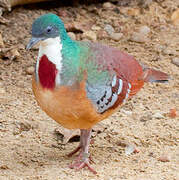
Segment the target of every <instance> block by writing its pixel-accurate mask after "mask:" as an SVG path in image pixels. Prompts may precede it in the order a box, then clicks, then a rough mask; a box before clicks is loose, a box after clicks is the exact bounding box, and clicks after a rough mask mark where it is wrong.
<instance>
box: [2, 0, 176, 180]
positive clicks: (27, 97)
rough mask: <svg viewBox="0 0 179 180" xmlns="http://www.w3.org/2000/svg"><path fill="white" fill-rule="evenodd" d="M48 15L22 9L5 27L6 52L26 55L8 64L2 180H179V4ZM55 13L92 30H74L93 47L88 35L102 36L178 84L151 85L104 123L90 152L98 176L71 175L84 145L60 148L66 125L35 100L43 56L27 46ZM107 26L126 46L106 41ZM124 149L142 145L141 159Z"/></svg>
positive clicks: (38, 8)
mask: <svg viewBox="0 0 179 180" xmlns="http://www.w3.org/2000/svg"><path fill="white" fill-rule="evenodd" d="M47 7H49V5H48V4H46V3H45V4H44V5H42V4H41V5H27V6H24V7H16V8H14V9H13V10H12V11H11V12H9V13H5V14H4V18H6V19H8V20H9V23H8V24H0V33H1V35H2V38H3V41H4V46H5V48H12V47H13V48H15V49H16V50H17V51H18V52H19V55H17V56H18V57H17V58H16V59H14V58H13V57H12V55H8V53H7V56H4V57H2V56H1V57H0V180H1V179H2V180H6V179H7V180H35V179H38V180H57V179H58V180H60V179H63V180H66V179H67V180H69V179H78V180H79V179H81V180H85V179H90V180H94V179H100V180H120V179H129V180H178V179H179V174H178V175H177V171H178V172H179V168H178V167H179V148H178V144H177V138H178V137H179V133H178V131H177V126H178V120H179V118H178V117H179V116H178V115H177V116H176V117H173V118H172V117H170V116H171V114H170V113H169V112H170V109H176V111H177V113H178V110H179V67H178V66H177V65H175V64H173V63H172V60H173V59H175V58H177V56H178V55H179V28H178V27H177V25H174V24H173V23H172V21H171V15H172V13H173V12H174V11H175V10H176V9H177V7H179V3H178V1H177V0H164V1H153V2H152V3H151V4H149V5H148V7H145V8H144V7H141V5H137V4H131V5H128V6H120V5H117V4H114V5H111V4H110V5H109V7H107V6H105V5H103V4H95V5H94V4H92V5H88V6H86V5H79V6H77V7H60V6H59V7H56V6H55V7H51V8H47ZM47 12H54V13H56V14H59V15H60V16H62V19H63V20H64V22H65V24H66V26H70V25H71V24H72V22H77V23H82V24H83V23H84V25H83V26H86V27H81V26H80V27H81V29H82V30H81V29H80V28H79V29H78V28H76V29H77V30H76V29H75V28H74V29H75V32H74V33H75V35H76V38H77V39H87V38H86V37H85V36H84V35H83V31H85V30H83V28H84V29H85V28H87V30H90V31H92V32H94V33H95V34H97V40H96V41H98V42H101V43H104V44H108V45H111V46H114V47H117V48H119V49H120V50H122V51H126V52H128V53H129V54H131V55H133V56H135V57H136V59H137V60H139V61H140V62H143V63H145V64H146V65H148V66H150V67H154V68H156V69H160V70H162V71H164V72H167V73H168V74H170V75H171V77H172V79H171V80H170V81H169V83H166V84H145V86H144V88H143V89H142V90H141V91H140V92H139V93H138V94H137V95H136V96H135V97H133V99H132V100H130V101H128V102H127V103H126V104H125V105H124V106H122V107H121V109H120V111H119V112H117V113H116V114H114V115H113V116H112V117H110V118H108V119H106V120H104V121H103V122H102V125H103V127H105V129H104V130H103V131H102V132H101V133H99V134H98V135H97V136H95V137H94V138H93V140H94V143H93V144H91V146H90V152H91V155H92V157H93V160H94V162H95V163H93V164H92V166H93V167H94V169H95V170H96V171H97V172H98V174H97V175H93V174H92V173H91V172H89V171H88V170H87V169H86V168H85V169H83V170H81V171H75V170H73V169H69V168H68V165H69V164H70V163H71V162H72V161H73V160H74V159H75V156H73V157H71V158H68V157H67V156H66V154H68V153H69V152H70V151H71V150H73V149H74V148H75V147H76V146H77V145H78V142H71V143H67V144H66V145H62V144H60V143H59V141H57V138H56V136H55V135H54V130H55V128H57V127H59V125H58V124H57V123H56V122H55V121H53V120H52V119H50V118H49V117H48V116H47V115H46V114H45V113H44V112H43V111H42V110H41V109H40V108H39V107H38V105H37V103H36V101H35V99H34V96H33V94H32V90H31V75H29V74H28V73H27V68H28V67H31V66H34V65H35V61H36V58H37V53H38V51H37V49H36V48H34V49H33V50H31V51H29V52H27V51H26V50H25V46H26V44H27V42H28V40H29V38H30V34H29V32H30V30H31V24H32V22H33V20H34V19H35V18H36V17H38V16H39V15H41V14H44V13H47ZM90 23H91V24H90ZM107 24H108V25H111V26H113V28H114V30H115V32H121V33H123V36H122V37H121V39H120V40H117V41H115V40H113V39H112V38H110V36H109V35H108V34H106V33H105V31H104V27H105V26H106V25H107ZM89 25H90V26H89ZM144 25H146V26H147V27H149V28H150V32H149V34H148V35H147V39H145V41H144V42H143V43H139V42H134V41H131V36H132V34H133V33H134V32H138V30H139V28H140V27H141V26H144ZM88 26H89V27H88ZM91 26H92V27H93V28H91ZM12 54H13V53H12ZM178 114H179V113H178ZM123 142H125V143H126V142H127V143H130V144H134V145H135V146H136V147H137V149H138V150H139V151H140V152H139V153H132V154H130V155H126V154H125V147H124V146H123V145H122V144H123ZM163 161H166V162H163Z"/></svg>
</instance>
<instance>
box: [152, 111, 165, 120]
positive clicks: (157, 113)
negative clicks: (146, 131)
mask: <svg viewBox="0 0 179 180" xmlns="http://www.w3.org/2000/svg"><path fill="white" fill-rule="evenodd" d="M152 117H153V118H156V119H162V118H164V116H163V115H162V114H161V113H159V112H156V113H155V114H153V115H152Z"/></svg>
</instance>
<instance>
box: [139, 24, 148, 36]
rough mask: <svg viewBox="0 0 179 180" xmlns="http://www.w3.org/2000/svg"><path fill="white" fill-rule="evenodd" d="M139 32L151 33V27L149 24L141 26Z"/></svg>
mask: <svg viewBox="0 0 179 180" xmlns="http://www.w3.org/2000/svg"><path fill="white" fill-rule="evenodd" d="M139 33H141V34H143V35H148V34H149V33H150V28H149V27H148V26H141V27H140V29H139Z"/></svg>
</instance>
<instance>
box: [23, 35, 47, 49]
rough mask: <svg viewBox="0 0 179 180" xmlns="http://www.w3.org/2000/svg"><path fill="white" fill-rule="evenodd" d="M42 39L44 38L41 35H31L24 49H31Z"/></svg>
mask: <svg viewBox="0 0 179 180" xmlns="http://www.w3.org/2000/svg"><path fill="white" fill-rule="evenodd" d="M42 40H44V38H41V37H32V38H31V39H30V41H29V43H28V44H27V46H26V49H27V50H29V49H31V48H32V47H33V46H34V45H35V44H37V43H38V42H40V41H42Z"/></svg>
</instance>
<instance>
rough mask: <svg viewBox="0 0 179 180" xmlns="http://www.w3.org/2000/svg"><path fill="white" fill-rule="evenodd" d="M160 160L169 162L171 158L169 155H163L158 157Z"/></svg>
mask: <svg viewBox="0 0 179 180" xmlns="http://www.w3.org/2000/svg"><path fill="white" fill-rule="evenodd" d="M158 160H159V161H161V162H169V161H170V158H169V157H168V156H167V155H162V156H160V157H159V158H158Z"/></svg>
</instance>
